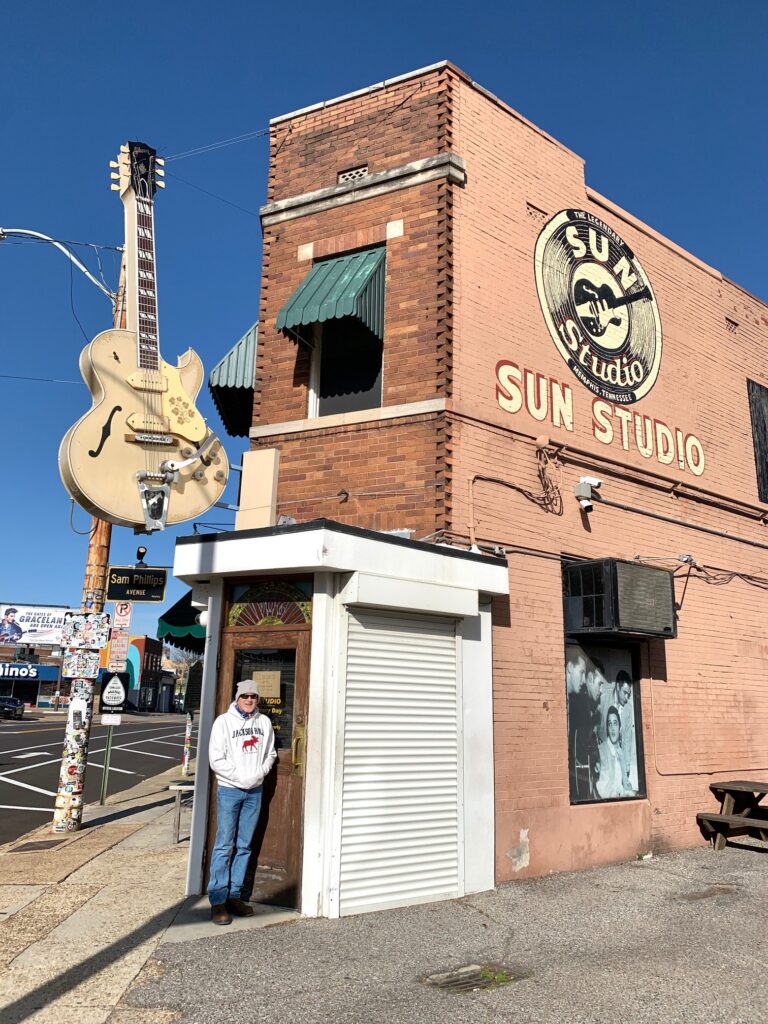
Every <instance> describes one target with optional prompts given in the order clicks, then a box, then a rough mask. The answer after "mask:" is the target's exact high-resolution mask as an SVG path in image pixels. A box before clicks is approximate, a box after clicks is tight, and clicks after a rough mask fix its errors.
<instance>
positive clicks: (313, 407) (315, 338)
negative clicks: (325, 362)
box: [307, 324, 323, 419]
mask: <svg viewBox="0 0 768 1024" xmlns="http://www.w3.org/2000/svg"><path fill="white" fill-rule="evenodd" d="M322 356H323V325H322V324H312V353H311V355H310V357H309V385H308V387H307V417H308V418H309V419H317V417H318V413H319V412H320V362H321V359H322Z"/></svg>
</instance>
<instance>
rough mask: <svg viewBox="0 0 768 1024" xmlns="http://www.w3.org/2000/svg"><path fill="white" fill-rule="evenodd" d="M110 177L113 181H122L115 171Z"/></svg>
mask: <svg viewBox="0 0 768 1024" xmlns="http://www.w3.org/2000/svg"><path fill="white" fill-rule="evenodd" d="M109 176H110V178H111V179H112V181H120V175H119V174H117V173H116V172H115V171H112V173H111V174H110V175H109Z"/></svg>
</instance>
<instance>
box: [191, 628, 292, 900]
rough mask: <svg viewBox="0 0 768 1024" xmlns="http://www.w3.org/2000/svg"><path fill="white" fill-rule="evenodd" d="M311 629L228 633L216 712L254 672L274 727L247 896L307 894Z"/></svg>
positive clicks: (212, 824)
mask: <svg viewBox="0 0 768 1024" xmlns="http://www.w3.org/2000/svg"><path fill="white" fill-rule="evenodd" d="M309 642H310V631H309V630H308V629H304V630H285V629H276V630H268V629H255V630H247V631H244V630H243V629H242V628H240V629H237V630H236V631H232V632H229V631H227V630H225V631H224V632H223V634H222V646H221V662H220V670H219V678H218V692H217V700H216V714H217V715H221V714H223V713H224V712H225V711H226V710H227V708H228V707H229V705H230V704H231V703H232V700H233V699H234V693H235V687H236V685H237V683H238V681H239V680H240V679H252V678H253V679H256V681H257V682H258V684H259V692H260V694H261V696H260V700H259V710H260V711H261V713H262V714H265V715H269V717H270V718H271V719H272V725H273V728H274V730H275V746H276V749H277V761H276V763H275V767H274V768H273V769H272V771H271V772H270V773H269V775H268V776H267V778H266V780H265V782H264V796H263V801H262V808H261V816H260V818H259V824H258V826H257V828H256V835H255V836H254V840H253V855H252V857H251V864H250V869H249V873H248V876H247V877H246V888H245V891H244V893H243V898H244V899H248V898H250V899H252V900H254V901H255V902H257V903H274V904H277V905H278V906H283V907H294V908H298V907H299V901H300V897H301V853H302V812H303V800H304V751H305V749H306V744H305V738H306V713H307V683H308V677H309ZM209 806H210V814H209V827H208V849H207V856H206V864H208V863H210V850H211V848H212V846H213V840H214V837H215V835H216V780H215V778H214V776H213V773H211V800H210V805H209Z"/></svg>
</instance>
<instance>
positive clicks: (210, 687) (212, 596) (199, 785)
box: [186, 579, 224, 896]
mask: <svg viewBox="0 0 768 1024" xmlns="http://www.w3.org/2000/svg"><path fill="white" fill-rule="evenodd" d="M223 610H224V582H223V580H220V579H219V580H214V581H212V582H211V584H210V593H209V597H208V625H207V627H206V639H205V654H204V656H203V681H202V688H201V693H200V721H199V726H198V732H197V761H196V768H195V791H194V794H193V798H192V832H191V835H190V838H189V859H188V861H187V885H186V895H187V896H198V895H200V893H202V891H203V855H204V853H205V838H206V832H207V828H208V789H209V786H208V771H209V770H208V741H209V739H210V736H211V727H212V726H213V720H214V718H215V717H216V683H217V677H218V671H217V667H216V663H217V662H218V660H219V637H220V635H221V616H222V613H223Z"/></svg>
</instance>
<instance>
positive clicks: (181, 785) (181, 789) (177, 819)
mask: <svg viewBox="0 0 768 1024" xmlns="http://www.w3.org/2000/svg"><path fill="white" fill-rule="evenodd" d="M168 789H170V790H171V791H172V792H175V793H176V804H175V806H174V808H173V845H174V846H176V845H178V842H179V829H180V827H181V798H182V797H183V796H184V794H185V793H193V792H194V790H195V783H194V780H193V779H189V780H187V781H185V782H174V783H172V784H171V785H170V786H169V787H168Z"/></svg>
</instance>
